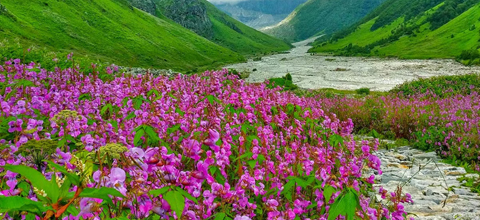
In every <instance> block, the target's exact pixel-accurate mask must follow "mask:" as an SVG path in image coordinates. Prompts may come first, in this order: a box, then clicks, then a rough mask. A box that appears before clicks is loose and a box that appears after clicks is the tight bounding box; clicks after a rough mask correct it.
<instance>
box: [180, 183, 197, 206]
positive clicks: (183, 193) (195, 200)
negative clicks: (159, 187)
mask: <svg viewBox="0 0 480 220" xmlns="http://www.w3.org/2000/svg"><path fill="white" fill-rule="evenodd" d="M175 189H176V190H177V191H179V192H180V193H181V194H182V195H183V196H185V197H186V198H187V199H190V200H191V201H194V202H195V203H197V204H198V201H197V199H196V198H195V197H193V196H192V195H190V194H189V193H188V192H187V191H185V190H183V189H182V188H180V187H178V186H177V187H176V188H175Z"/></svg>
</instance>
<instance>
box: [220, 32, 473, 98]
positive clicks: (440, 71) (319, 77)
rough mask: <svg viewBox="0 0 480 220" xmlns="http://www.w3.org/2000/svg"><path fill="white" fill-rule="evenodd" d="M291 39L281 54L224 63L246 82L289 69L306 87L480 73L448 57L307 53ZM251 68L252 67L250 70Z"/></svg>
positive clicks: (384, 86) (384, 87) (377, 85)
mask: <svg viewBox="0 0 480 220" xmlns="http://www.w3.org/2000/svg"><path fill="white" fill-rule="evenodd" d="M313 40H314V39H309V40H305V41H302V42H298V43H294V46H295V48H293V49H292V50H290V51H289V53H285V54H275V55H270V56H265V57H262V60H261V61H253V60H249V61H248V62H246V63H238V64H233V65H229V66H226V68H233V69H236V70H237V71H239V72H245V71H247V72H250V73H251V74H250V77H249V78H248V79H247V81H248V82H264V81H265V80H267V79H269V78H272V77H282V76H285V74H287V73H290V74H291V75H292V77H293V81H294V83H295V84H297V85H298V86H299V87H302V88H306V89H320V88H334V89H342V90H354V89H358V88H364V87H367V88H370V89H371V90H373V91H388V90H390V89H392V88H393V87H395V86H396V85H398V84H402V83H403V82H405V81H411V80H415V79H418V78H425V77H433V76H441V75H459V74H468V73H480V66H473V67H469V66H464V65H462V64H460V63H458V62H455V61H454V60H451V59H433V60H400V59H391V58H388V59H387V58H371V57H368V58H366V57H336V56H320V55H310V54H309V53H308V52H307V51H308V49H309V48H310V46H308V43H310V42H312V41H313ZM254 70H255V71H254Z"/></svg>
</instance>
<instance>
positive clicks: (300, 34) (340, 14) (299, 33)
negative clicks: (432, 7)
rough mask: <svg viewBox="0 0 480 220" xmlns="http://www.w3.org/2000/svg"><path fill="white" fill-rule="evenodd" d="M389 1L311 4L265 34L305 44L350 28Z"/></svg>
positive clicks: (312, 1)
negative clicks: (304, 42)
mask: <svg viewBox="0 0 480 220" xmlns="http://www.w3.org/2000/svg"><path fill="white" fill-rule="evenodd" d="M384 1H385V0H308V1H307V2H305V3H304V4H302V5H300V6H298V7H297V8H296V9H295V10H294V11H293V12H292V13H291V14H290V15H289V16H288V17H287V18H285V19H284V20H282V21H281V22H280V23H278V24H277V25H275V26H271V27H266V28H263V29H262V31H263V32H265V33H268V34H270V35H273V36H276V37H278V38H281V39H285V40H287V41H301V40H305V39H307V38H310V37H312V36H315V35H318V34H331V33H334V32H336V31H339V30H341V29H343V28H346V27H348V26H350V25H352V24H354V23H355V22H357V21H358V20H360V19H361V18H363V17H364V16H365V15H367V14H368V13H369V12H371V11H372V10H373V9H375V8H376V7H377V6H379V5H380V4H381V3H383V2H384Z"/></svg>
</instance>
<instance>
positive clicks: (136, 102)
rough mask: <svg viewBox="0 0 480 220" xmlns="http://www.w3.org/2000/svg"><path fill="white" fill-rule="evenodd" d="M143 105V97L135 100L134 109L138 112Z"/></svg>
mask: <svg viewBox="0 0 480 220" xmlns="http://www.w3.org/2000/svg"><path fill="white" fill-rule="evenodd" d="M142 104H143V100H142V98H141V97H136V98H135V99H133V108H135V109H136V110H140V108H141V107H142Z"/></svg>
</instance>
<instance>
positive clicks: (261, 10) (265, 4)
mask: <svg viewBox="0 0 480 220" xmlns="http://www.w3.org/2000/svg"><path fill="white" fill-rule="evenodd" d="M306 1H307V0H289V1H285V0H250V1H242V2H236V3H225V2H224V3H214V5H215V6H216V7H217V8H219V9H220V10H222V11H223V12H225V13H227V14H228V15H230V16H232V17H233V18H235V19H237V20H239V21H241V22H242V23H244V24H246V25H248V26H250V27H253V28H255V29H261V28H264V27H267V26H271V25H275V24H277V23H279V22H280V21H282V20H283V19H285V18H286V17H287V16H288V15H289V14H290V13H291V12H292V11H293V10H294V9H295V8H296V7H298V6H299V5H300V4H302V3H305V2H306Z"/></svg>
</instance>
